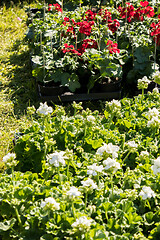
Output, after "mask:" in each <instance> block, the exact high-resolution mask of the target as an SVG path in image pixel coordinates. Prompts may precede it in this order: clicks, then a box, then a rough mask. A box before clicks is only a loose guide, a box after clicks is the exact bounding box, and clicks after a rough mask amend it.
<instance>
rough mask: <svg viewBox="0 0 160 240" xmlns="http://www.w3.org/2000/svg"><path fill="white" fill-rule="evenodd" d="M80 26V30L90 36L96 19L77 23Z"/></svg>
mask: <svg viewBox="0 0 160 240" xmlns="http://www.w3.org/2000/svg"><path fill="white" fill-rule="evenodd" d="M77 25H78V26H80V28H79V32H80V33H83V34H85V35H86V36H89V35H90V34H91V30H92V26H93V25H94V21H90V22H87V21H82V22H78V23H77Z"/></svg>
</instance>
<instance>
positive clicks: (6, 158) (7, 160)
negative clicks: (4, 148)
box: [2, 153, 16, 163]
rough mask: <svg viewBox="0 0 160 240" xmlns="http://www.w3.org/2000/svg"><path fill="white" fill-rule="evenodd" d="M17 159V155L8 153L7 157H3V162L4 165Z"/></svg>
mask: <svg viewBox="0 0 160 240" xmlns="http://www.w3.org/2000/svg"><path fill="white" fill-rule="evenodd" d="M15 158H16V154H15V153H8V154H7V155H5V156H4V157H3V160H2V161H3V162H4V163H7V162H10V161H12V160H14V159H15Z"/></svg>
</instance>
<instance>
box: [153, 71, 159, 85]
mask: <svg viewBox="0 0 160 240" xmlns="http://www.w3.org/2000/svg"><path fill="white" fill-rule="evenodd" d="M152 77H153V79H154V82H155V83H157V84H160V72H159V71H157V72H155V73H153V74H152Z"/></svg>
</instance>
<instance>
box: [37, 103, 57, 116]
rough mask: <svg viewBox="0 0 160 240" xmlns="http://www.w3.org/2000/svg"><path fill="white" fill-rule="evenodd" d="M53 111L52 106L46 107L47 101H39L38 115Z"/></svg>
mask: <svg viewBox="0 0 160 240" xmlns="http://www.w3.org/2000/svg"><path fill="white" fill-rule="evenodd" d="M52 112H53V108H52V107H48V105H47V103H46V102H45V103H40V107H39V108H38V109H37V113H38V114H40V115H45V116H46V115H48V114H49V113H52Z"/></svg>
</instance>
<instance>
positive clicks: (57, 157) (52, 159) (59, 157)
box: [47, 151, 66, 167]
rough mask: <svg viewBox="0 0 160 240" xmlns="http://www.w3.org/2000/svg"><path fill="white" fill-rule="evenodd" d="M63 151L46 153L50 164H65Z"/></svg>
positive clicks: (57, 165) (56, 165)
mask: <svg viewBox="0 0 160 240" xmlns="http://www.w3.org/2000/svg"><path fill="white" fill-rule="evenodd" d="M64 154H65V152H64V151H60V152H57V151H56V152H54V153H51V154H48V155H47V160H48V162H49V163H50V164H51V165H54V166H55V167H59V166H60V165H63V166H64V165H65V164H66V163H65V158H66V157H64Z"/></svg>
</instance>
